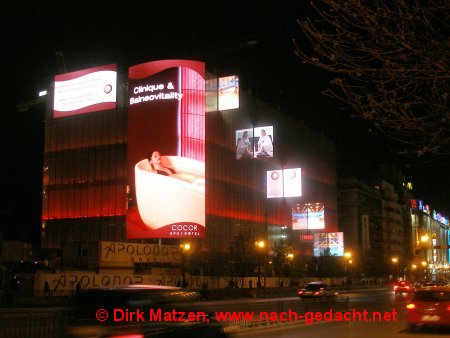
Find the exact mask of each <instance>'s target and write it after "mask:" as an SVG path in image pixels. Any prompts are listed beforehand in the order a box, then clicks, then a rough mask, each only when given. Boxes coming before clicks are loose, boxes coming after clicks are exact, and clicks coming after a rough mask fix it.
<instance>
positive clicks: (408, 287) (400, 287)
mask: <svg viewBox="0 0 450 338" xmlns="http://www.w3.org/2000/svg"><path fill="white" fill-rule="evenodd" d="M414 290H415V287H414V285H413V284H412V283H409V282H405V281H402V282H396V283H394V293H395V294H396V295H399V294H402V293H412V292H414Z"/></svg>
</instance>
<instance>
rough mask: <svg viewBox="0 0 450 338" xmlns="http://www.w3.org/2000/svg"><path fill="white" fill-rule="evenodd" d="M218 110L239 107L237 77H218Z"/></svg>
mask: <svg viewBox="0 0 450 338" xmlns="http://www.w3.org/2000/svg"><path fill="white" fill-rule="evenodd" d="M218 91H219V110H228V109H237V108H239V77H238V76H237V75H232V76H226V77H220V78H219V84H218Z"/></svg>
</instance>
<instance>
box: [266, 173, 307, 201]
mask: <svg viewBox="0 0 450 338" xmlns="http://www.w3.org/2000/svg"><path fill="white" fill-rule="evenodd" d="M266 182H267V198H281V197H297V196H301V195H302V169H301V168H292V169H280V170H271V171H267V177H266Z"/></svg>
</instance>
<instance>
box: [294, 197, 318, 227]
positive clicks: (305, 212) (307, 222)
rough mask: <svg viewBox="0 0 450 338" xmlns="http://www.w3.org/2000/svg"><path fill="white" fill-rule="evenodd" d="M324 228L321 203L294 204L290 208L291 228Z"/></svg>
mask: <svg viewBox="0 0 450 338" xmlns="http://www.w3.org/2000/svg"><path fill="white" fill-rule="evenodd" d="M315 229H325V206H324V204H323V203H303V204H296V205H295V207H294V208H292V230H315Z"/></svg>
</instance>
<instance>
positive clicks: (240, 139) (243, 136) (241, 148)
mask: <svg viewBox="0 0 450 338" xmlns="http://www.w3.org/2000/svg"><path fill="white" fill-rule="evenodd" d="M253 143H254V137H253V128H249V129H242V130H236V159H238V160H240V159H243V158H250V159H251V158H253Z"/></svg>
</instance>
